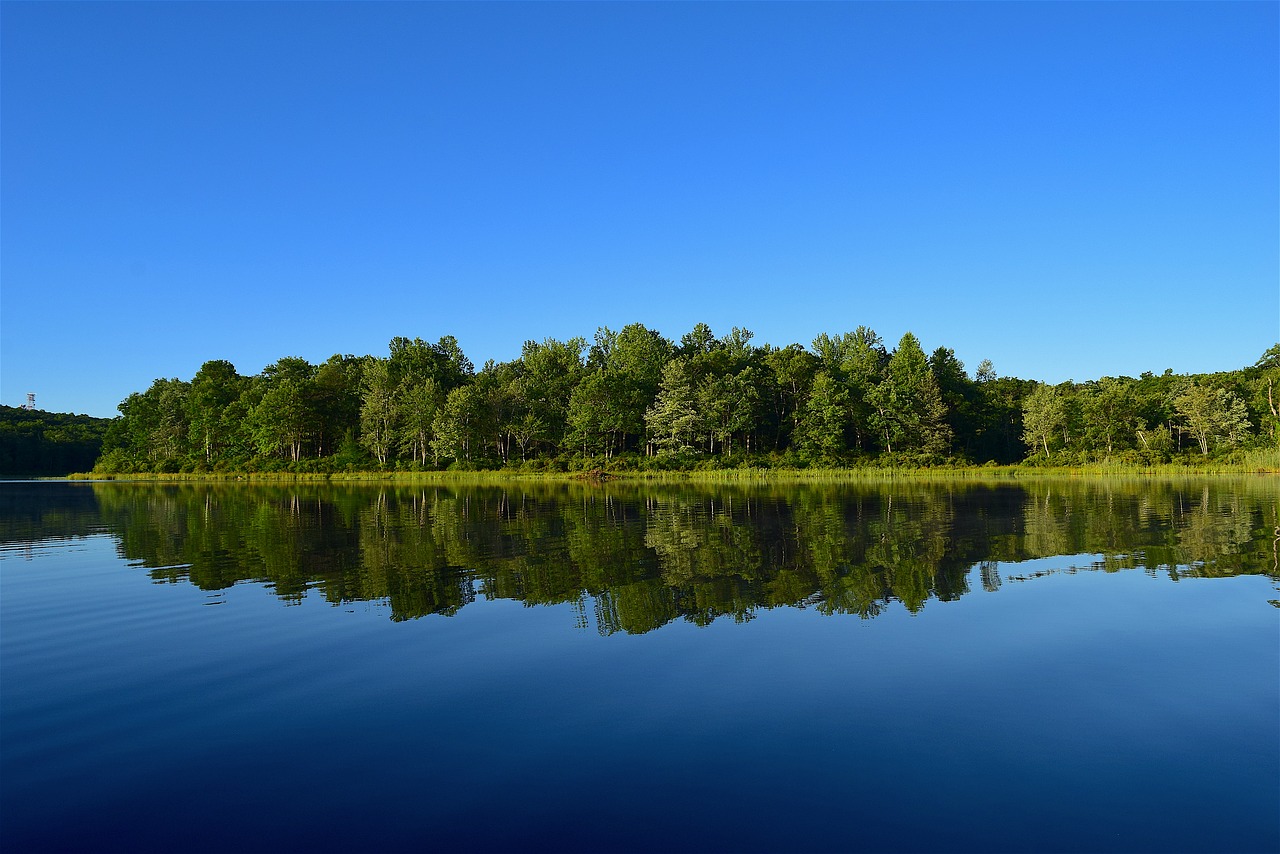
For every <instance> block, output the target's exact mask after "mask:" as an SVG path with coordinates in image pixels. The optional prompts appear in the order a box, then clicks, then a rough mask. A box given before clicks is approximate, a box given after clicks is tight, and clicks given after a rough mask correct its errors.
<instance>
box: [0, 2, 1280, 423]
mask: <svg viewBox="0 0 1280 854" xmlns="http://www.w3.org/2000/svg"><path fill="white" fill-rule="evenodd" d="M0 15H2V18H0V24H2V26H0V39H2V43H0V143H2V144H0V173H2V174H0V275H2V279H0V324H2V326H0V332H2V335H0V402H3V403H6V404H9V405H17V404H20V403H22V402H23V400H24V397H25V393H26V392H28V391H34V392H36V393H37V394H38V398H37V404H38V405H39V406H40V408H42V409H48V410H52V411H74V412H88V413H90V414H93V415H114V414H115V406H116V404H117V403H119V401H120V400H121V399H123V398H124V397H125V396H126V395H128V394H129V393H130V392H133V391H141V390H144V389H145V388H146V387H147V386H148V385H150V383H151V381H152V380H153V379H154V378H156V377H180V378H183V379H190V377H191V376H192V375H193V374H194V373H195V372H196V370H198V369H199V367H200V365H201V364H202V363H203V362H205V361H207V360H209V359H228V360H230V361H232V362H233V363H234V364H235V365H236V367H237V368H238V369H239V370H240V372H241V373H245V374H252V373H257V372H258V371H260V370H261V369H262V368H263V367H264V366H265V365H267V364H269V363H271V362H274V361H275V360H276V359H278V358H280V357H282V356H288V355H296V356H303V357H305V358H307V359H310V360H312V361H323V360H324V359H325V358H327V357H328V356H330V355H332V354H333V353H353V354H358V355H359V354H365V353H374V354H385V353H386V346H387V341H388V340H389V339H390V338H391V337H392V336H394V335H406V336H409V337H414V336H420V337H422V338H426V339H428V340H435V339H437V338H439V337H440V336H441V335H445V334H452V335H455V336H457V338H458V340H459V341H460V343H461V344H462V346H463V348H464V350H465V351H466V352H467V354H468V355H469V356H470V357H471V358H472V360H473V361H475V362H476V364H477V365H481V364H483V363H484V361H485V360H486V359H490V358H492V359H497V360H506V359H512V358H515V357H516V356H518V355H519V352H520V345H521V342H522V341H524V340H525V339H529V338H535V339H542V338H545V337H555V338H568V337H572V336H575V335H582V336H585V337H587V338H590V337H591V335H592V334H593V333H594V331H595V329H596V327H597V326H601V325H607V326H610V327H612V328H614V329H618V328H620V327H621V326H623V325H625V324H627V323H630V322H637V321H638V322H642V323H644V324H646V325H648V326H650V327H651V328H656V329H658V330H660V331H661V332H663V333H664V334H666V335H668V336H669V337H672V338H676V339H678V338H679V337H680V336H681V335H682V334H684V333H685V332H687V331H688V330H689V329H690V328H691V327H692V326H693V325H694V324H695V323H697V322H699V321H701V322H705V323H708V324H710V326H711V327H712V329H713V330H714V331H715V332H716V333H717V334H723V333H725V332H728V331H729V329H730V327H732V326H742V327H746V328H748V329H751V330H752V331H754V332H755V333H756V338H755V340H756V342H757V343H763V342H768V343H772V344H777V345H785V344H789V343H793V342H799V343H803V344H805V345H806V346H807V345H808V344H809V343H810V342H811V341H812V339H813V338H814V336H815V335H817V334H818V333H820V332H829V333H840V332H845V331H849V330H852V329H854V328H855V327H857V326H859V325H867V326H870V327H872V328H874V329H875V330H876V331H877V332H879V333H880V334H881V335H882V336H883V337H884V339H885V341H886V343H887V344H889V345H890V346H892V345H893V344H894V343H896V341H897V339H898V338H899V337H900V336H901V335H902V333H903V332H905V331H907V330H910V331H913V332H915V333H916V335H917V336H918V337H919V338H920V339H921V342H922V343H923V345H924V346H925V348H926V350H932V349H933V348H935V347H938V346H948V347H951V348H953V349H954V350H955V351H956V354H957V355H958V356H959V357H960V359H962V360H963V361H964V362H965V363H966V365H967V366H968V367H969V369H970V370H971V371H972V370H973V369H974V368H976V367H977V364H978V362H979V361H981V360H982V359H983V358H990V359H992V360H993V361H994V362H995V366H996V370H997V372H999V373H1000V374H1002V375H1015V376H1021V377H1026V378H1030V379H1042V380H1049V381H1055V382H1056V381H1061V380H1064V379H1068V378H1072V379H1076V380H1085V379H1093V378H1096V377H1098V376H1101V375H1106V374H1111V375H1118V374H1127V375H1130V376H1136V375H1138V374H1139V373H1141V372H1142V371H1145V370H1153V371H1155V372H1157V373H1159V372H1161V371H1163V370H1164V369H1165V368H1172V369H1173V370H1174V371H1175V372H1178V373H1186V372H1200V371H1213V370H1225V369H1230V368H1235V367H1240V366H1243V365H1246V364H1252V363H1253V361H1254V360H1256V359H1257V358H1258V356H1260V355H1261V354H1262V352H1263V351H1264V350H1265V349H1266V348H1267V347H1269V346H1270V345H1271V344H1274V343H1276V341H1277V340H1280V174H1278V172H1280V117H1278V113H1280V47H1278V44H1280V4H1277V3H1274V2H1254V3H1230V2H1215V3H1192V4H1181V3H1134V4H1129V3H974V4H965V3H948V4H932V3H884V4H881V3H850V4H840V3H823V4H807V3H785V4H781V3H780V4H768V3H753V4H737V3H706V4H702V3H662V4H647V3H625V4H624V3H607V4H606V3H601V4H584V3H573V4H556V3H536V4H533V3H530V4H504V3H476V4H457V5H455V4H437V3H362V4H316V3H285V4H264V3H163V4H150V3H122V4H114V3H92V4H74V3H13V2H5V3H3V4H2V5H0Z"/></svg>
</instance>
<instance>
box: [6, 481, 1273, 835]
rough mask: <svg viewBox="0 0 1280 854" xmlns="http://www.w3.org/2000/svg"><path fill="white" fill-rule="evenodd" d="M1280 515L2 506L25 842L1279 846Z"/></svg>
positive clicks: (801, 491) (606, 496) (679, 506)
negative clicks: (1279, 560) (1279, 546)
mask: <svg viewBox="0 0 1280 854" xmlns="http://www.w3.org/2000/svg"><path fill="white" fill-rule="evenodd" d="M1278 508H1280V489H1278V488H1277V487H1276V484H1275V483H1274V482H1272V481H1269V480H1260V479H1247V480H1241V479H1234V480H1231V479H1228V480H1193V481H1181V482H1174V481H1170V482H1154V483H1094V484H1084V483H1076V482H1061V481H1059V482H1045V483H1035V484H1030V485H1027V484H1023V485H1018V486H1008V485H1006V486H976V485H959V486H952V487H949V488H947V487H934V486H925V485H914V486H911V485H908V486H894V487H889V486H885V487H867V486H862V487H857V486H844V487H825V488H817V487H794V486H792V487H785V488H784V487H775V488H758V489H723V488H717V489H695V488H679V489H676V488H655V487H645V488H628V487H624V486H617V485H613V484H606V485H604V486H595V487H589V486H574V487H568V486H554V487H552V486H520V485H516V486H512V487H509V488H506V489H498V488H493V487H488V488H462V487H459V488H452V489H449V488H436V487H427V488H422V487H417V488H401V487H394V488H393V487H364V488H356V487H350V488H333V487H323V488H321V487H297V488H293V487H247V486H235V485H198V486H193V485H183V486H157V485H143V484H119V483H112V484H62V483H35V484H3V485H0V796H2V797H0V844H2V845H3V847H4V849H5V850H15V851H17V850H33V851H34V850H93V851H109V850H118V851H147V850H154V851H161V850H164V851H170V850H193V851H195V850H199V851H226V850H406V849H413V850H423V849H427V850H432V849H435V850H451V851H452V850H513V849H521V850H592V851H596V850H619V851H624V850H663V851H672V850H691V851H692V850H697V851H711V850H724V851H751V850H760V851H783V850H785V851H792V850H848V851H932V850H965V851H993V850H994V851H1000V850H1003V851H1019V850H1030V849H1034V850H1042V851H1274V850H1278V849H1280V797H1277V794H1278V793H1280V630H1278V628H1277V627H1278V624H1280V620H1278V619H1277V616H1278V615H1280V610H1278V609H1277V607H1276V606H1275V604H1274V603H1275V601H1276V600H1280V593H1277V583H1278V582H1280V571H1277V537H1278V536H1280V532H1278V531H1277V525H1280V520H1278V519H1277V510H1278Z"/></svg>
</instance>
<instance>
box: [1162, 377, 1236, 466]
mask: <svg viewBox="0 0 1280 854" xmlns="http://www.w3.org/2000/svg"><path fill="white" fill-rule="evenodd" d="M1173 406H1174V409H1175V410H1176V411H1177V413H1178V415H1179V416H1180V417H1181V419H1182V423H1183V425H1184V426H1185V428H1186V430H1187V432H1188V433H1190V434H1191V435H1192V436H1193V437H1195V440H1196V442H1197V443H1199V445H1200V453H1201V454H1203V455H1205V456H1208V454H1209V448H1210V447H1211V446H1212V447H1219V446H1223V445H1226V446H1231V445H1238V444H1240V443H1241V442H1242V441H1243V440H1244V439H1245V437H1247V436H1248V435H1249V414H1248V411H1247V410H1246V409H1245V405H1244V401H1242V400H1241V399H1240V398H1239V397H1237V396H1236V395H1235V394H1234V393H1233V392H1230V391H1227V390H1226V389H1221V388H1210V387H1209V386H1203V385H1199V384H1197V383H1191V384H1190V385H1188V386H1187V387H1186V388H1185V389H1184V390H1183V391H1182V392H1181V393H1180V394H1179V395H1178V396H1177V397H1175V398H1174V401H1173Z"/></svg>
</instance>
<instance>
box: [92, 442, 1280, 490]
mask: <svg viewBox="0 0 1280 854" xmlns="http://www.w3.org/2000/svg"><path fill="white" fill-rule="evenodd" d="M1276 474H1280V451H1276V450H1266V451H1255V452H1252V453H1249V454H1247V455H1245V456H1244V457H1243V458H1239V459H1235V460H1232V461H1230V462H1211V461H1206V462H1205V463H1203V464H1200V465H1194V464H1184V463H1166V464H1163V465H1156V466H1135V465H1130V464H1118V463H1107V462H1101V463H1093V464H1089V465H1078V466H1061V467H1053V466H1039V465H1034V466H1033V465H1012V466H992V465H983V466H933V467H897V468H890V467H865V468H804V469H794V468H791V469H788V468H731V469H701V470H693V471H675V470H672V471H663V470H647V471H611V470H607V469H596V470H589V471H567V472H528V471H514V470H509V469H497V470H490V471H418V472H404V471H394V472H388V471H368V472H333V473H324V472H205V473H196V472H193V473H154V472H141V473H117V474H95V473H77V474H71V475H68V476H67V479H69V480H112V481H145V482H161V483H164V482H188V481H196V482H215V483H458V484H485V483H512V482H535V483H565V482H575V481H576V482H581V481H601V480H615V481H630V482H651V483H748V482H769V483H775V482H787V483H792V482H794V483H838V482H860V481H865V482H877V481H889V480H913V481H957V480H983V481H1010V480H1036V479H1042V478H1081V479H1091V478H1103V477H1116V476H1123V477H1152V478H1167V477H1186V476H1199V475H1263V476H1267V475H1276Z"/></svg>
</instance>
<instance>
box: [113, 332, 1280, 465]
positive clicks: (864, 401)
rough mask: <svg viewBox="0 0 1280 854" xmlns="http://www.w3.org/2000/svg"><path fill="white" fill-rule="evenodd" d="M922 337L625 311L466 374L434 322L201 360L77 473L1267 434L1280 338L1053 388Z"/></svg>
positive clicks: (806, 453) (1162, 455)
mask: <svg viewBox="0 0 1280 854" xmlns="http://www.w3.org/2000/svg"><path fill="white" fill-rule="evenodd" d="M927 352H929V351H927V350H926V349H925V348H924V346H923V345H922V343H921V342H920V340H919V339H918V338H917V337H916V336H915V335H913V334H912V333H910V332H908V333H906V334H904V335H903V336H902V337H901V338H900V339H899V341H898V342H897V344H896V346H894V347H893V349H888V348H887V347H886V346H885V344H884V343H883V341H882V339H881V337H880V336H879V335H878V334H876V332H875V331H874V330H872V329H870V328H868V327H866V326H859V327H857V328H856V329H855V330H854V331H852V332H844V333H838V334H829V333H823V334H821V335H818V336H817V337H816V338H815V339H814V340H813V342H812V344H811V346H810V347H805V346H804V345H801V344H789V345H787V346H785V347H775V346H772V345H769V344H757V343H756V342H755V337H754V335H753V334H752V332H751V331H750V330H747V329H744V328H738V327H734V328H733V329H731V330H730V331H729V332H728V333H727V334H724V335H722V336H717V335H716V334H715V332H713V330H712V329H711V328H710V327H709V326H708V325H707V324H705V323H698V324H695V325H694V327H693V328H692V329H691V330H690V331H689V332H687V333H685V334H684V335H682V336H681V337H680V338H679V341H678V343H677V342H676V341H673V340H672V339H669V338H667V337H665V336H663V335H662V334H661V333H659V332H657V331H655V330H652V329H648V328H646V327H645V326H644V325H642V324H639V323H634V324H629V325H627V326H624V327H623V328H622V329H621V330H619V331H614V330H612V329H609V328H607V327H601V328H600V329H598V330H596V332H595V334H594V336H593V337H592V339H591V343H588V339H587V338H585V337H575V338H571V339H569V340H565V341H561V340H556V339H553V338H546V339H543V340H540V341H539V340H532V339H531V340H528V341H526V342H525V343H524V345H523V347H522V349H521V354H520V357H519V358H517V359H514V360H512V361H509V362H495V361H488V362H486V363H485V364H484V366H483V367H482V368H481V369H480V370H476V368H475V364H474V363H473V362H472V361H471V359H470V358H468V357H467V356H466V355H465V354H464V353H463V351H462V348H461V347H460V346H459V344H458V342H457V340H456V339H455V338H453V337H452V336H445V337H442V338H441V339H439V341H438V342H436V343H435V344H430V343H427V342H426V341H424V340H422V339H421V338H413V339H410V338H407V337H395V338H392V339H391V341H390V343H389V345H388V352H387V354H385V355H379V356H375V355H367V356H359V357H357V356H351V355H346V356H343V355H335V356H333V357H331V358H330V359H329V360H327V361H326V362H324V363H323V364H320V365H313V364H310V363H309V362H308V361H307V360H305V359H302V358H299V357H293V356H291V357H285V358H282V359H280V360H279V361H277V362H275V363H273V364H271V365H268V366H267V367H266V368H264V369H263V370H262V372H261V373H259V374H256V375H252V376H243V375H241V374H239V373H238V372H237V371H236V369H235V367H234V366H233V365H232V364H231V363H230V362H228V361H226V360H222V359H215V360H211V361H208V362H206V363H205V364H204V365H203V366H201V368H200V370H199V371H197V372H196V375H195V376H194V377H192V378H191V380H189V381H186V380H181V379H178V378H167V379H157V380H156V381H155V382H154V383H153V384H152V385H151V387H150V388H148V389H146V390H145V391H141V392H136V393H134V394H131V395H129V397H128V398H126V399H125V400H124V401H122V402H121V404H120V407H119V408H120V417H119V418H117V419H115V420H114V421H113V422H111V423H110V427H109V429H107V430H106V431H105V437H104V440H103V445H102V455H101V457H100V458H99V459H98V462H97V470H99V471H103V472H127V471H158V472H164V471H205V470H228V471H238V470H250V471H252V470H280V469H288V470H294V471H344V470H345V471H352V470H375V469H381V470H417V469H435V468H445V467H454V468H502V467H513V466H515V467H524V468H531V469H558V470H564V469H568V468H591V467H597V466H610V467H636V468H644V467H654V468H687V467H719V466H738V465H753V466H786V467H804V466H830V467H840V466H857V465H886V464H888V465H899V464H903V465H931V464H956V463H959V464H983V463H1002V464H1008V463H1017V462H1024V463H1026V464H1029V465H1044V464H1048V465H1073V464H1080V463H1089V462H1097V461H1106V460H1113V461H1117V462H1120V463H1128V464H1136V465H1149V464H1154V463H1161V462H1168V461H1170V460H1173V459H1177V458H1180V457H1181V458H1186V459H1188V460H1191V459H1195V458H1197V457H1198V458H1201V459H1203V458H1213V459H1229V458H1231V456H1232V455H1233V454H1240V453H1244V452H1247V451H1248V450H1249V449H1253V448H1275V447H1277V446H1280V416H1278V415H1277V414H1276V413H1277V404H1276V402H1277V392H1276V390H1275V385H1276V382H1277V380H1280V356H1277V355H1276V354H1277V353H1280V345H1277V346H1275V347H1271V348H1269V349H1268V350H1267V351H1266V352H1265V353H1264V354H1263V355H1262V357H1261V358H1260V359H1259V360H1258V361H1257V363H1256V364H1254V365H1251V366H1248V367H1242V368H1241V369H1239V370H1236V371H1230V372H1225V373H1218V374H1203V375H1196V376H1178V375H1174V374H1172V373H1171V372H1169V371H1166V372H1165V373H1164V374H1162V375H1159V376H1157V375H1155V374H1152V373H1144V374H1143V375H1142V376H1141V377H1139V378H1136V379H1135V378H1130V377H1102V378H1099V379H1097V380H1091V381H1088V382H1082V383H1075V382H1066V383H1060V384H1057V385H1048V384H1045V383H1040V382H1036V381H1033V380H1025V379H1017V378H1013V377H1002V376H999V375H998V374H997V373H996V369H995V366H994V365H993V364H992V363H991V362H990V360H988V359H984V360H982V361H981V362H980V363H979V365H978V368H977V370H976V371H975V372H974V373H973V374H972V375H970V373H969V372H968V371H967V370H966V368H965V365H964V363H963V362H961V361H960V360H959V359H958V358H957V357H956V355H955V352H954V351H953V350H951V349H950V348H947V347H945V346H938V347H936V348H935V349H933V350H932V354H931V355H926V353H927Z"/></svg>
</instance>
